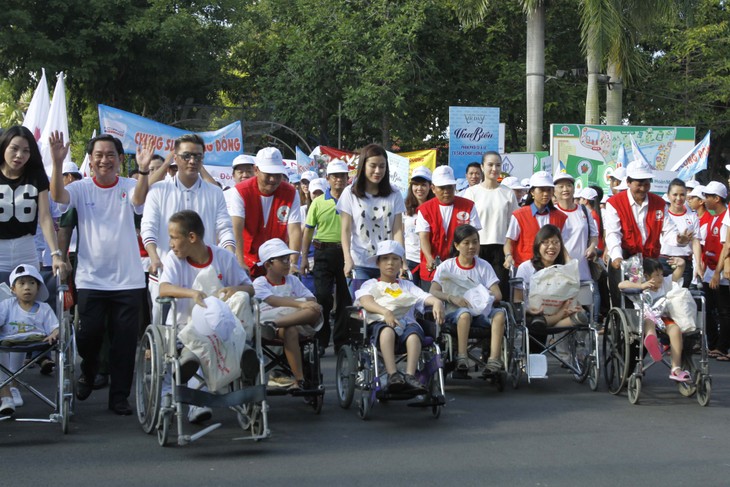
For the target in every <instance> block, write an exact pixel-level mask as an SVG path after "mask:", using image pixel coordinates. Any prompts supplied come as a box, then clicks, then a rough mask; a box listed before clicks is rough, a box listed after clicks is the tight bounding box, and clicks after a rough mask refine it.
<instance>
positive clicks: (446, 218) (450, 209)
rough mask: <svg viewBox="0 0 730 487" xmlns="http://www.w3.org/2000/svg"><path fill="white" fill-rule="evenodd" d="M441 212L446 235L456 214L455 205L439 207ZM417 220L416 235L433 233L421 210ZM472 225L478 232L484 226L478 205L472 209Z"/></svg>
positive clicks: (470, 215)
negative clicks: (480, 218)
mask: <svg viewBox="0 0 730 487" xmlns="http://www.w3.org/2000/svg"><path fill="white" fill-rule="evenodd" d="M439 211H441V222H442V225H443V227H444V233H446V232H447V231H448V230H449V223H450V222H451V216H452V215H453V214H454V205H439ZM417 215H418V216H417V218H416V233H423V232H431V225H430V224H429V223H428V222H427V221H426V218H424V216H423V214H422V213H421V210H418V213H417ZM469 221H470V222H471V223H470V225H471V226H472V227H474V228H476V229H477V230H481V228H482V224H481V222H480V221H479V215H477V207H476V205H474V206H472V207H471V212H470V213H469Z"/></svg>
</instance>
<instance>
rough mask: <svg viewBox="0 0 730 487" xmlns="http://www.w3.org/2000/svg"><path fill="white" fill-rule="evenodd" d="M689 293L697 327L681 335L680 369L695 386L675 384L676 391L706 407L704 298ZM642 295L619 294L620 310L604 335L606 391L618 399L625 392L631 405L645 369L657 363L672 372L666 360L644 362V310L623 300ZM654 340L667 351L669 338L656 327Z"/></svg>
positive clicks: (633, 292) (707, 372)
mask: <svg viewBox="0 0 730 487" xmlns="http://www.w3.org/2000/svg"><path fill="white" fill-rule="evenodd" d="M691 293H692V297H693V298H694V300H695V303H696V304H697V319H696V321H695V323H696V325H697V327H696V329H695V330H693V331H690V332H685V333H683V334H682V368H683V369H686V370H689V371H690V373H691V375H692V377H693V381H694V382H692V383H690V382H677V388H678V390H679V393H680V394H681V395H682V396H684V397H692V396H695V395H696V398H697V402H698V403H699V404H700V406H707V404H708V403H709V402H710V395H711V392H712V377H711V376H710V370H709V361H708V356H707V336H706V334H705V312H706V308H705V298H704V295H703V293H702V292H701V291H696V290H695V291H691ZM642 294H643V291H641V290H638V289H622V290H621V303H620V304H621V307H613V308H611V309H610V310H609V312H608V315H607V317H606V323H605V328H604V335H603V351H602V354H603V357H604V369H603V370H604V377H605V380H606V385H607V386H608V391H609V392H610V393H611V394H614V395H617V394H620V393H621V391H623V389H624V388H626V392H627V395H628V399H629V402H630V403H631V404H638V403H639V396H640V395H641V389H642V382H643V378H644V375H645V373H646V371H647V370H648V369H650V368H651V367H652V366H654V365H655V364H658V363H663V364H664V365H666V366H667V367H668V368H670V369H671V363H670V362H669V361H668V360H667V358H666V356H665V357H664V358H663V359H662V360H661V361H660V362H653V361H651V362H649V363H645V361H644V358H645V353H644V345H643V337H644V310H643V308H641V309H637V308H627V306H626V304H627V303H626V298H629V297H641V296H642ZM657 337H658V338H659V342H660V344H661V345H666V346H667V347H666V348H667V349H668V344H669V337H668V336H667V335H666V333H664V331H663V330H660V329H659V327H657ZM666 353H667V350H665V351H664V352H663V354H664V355H666ZM697 355H699V360H697Z"/></svg>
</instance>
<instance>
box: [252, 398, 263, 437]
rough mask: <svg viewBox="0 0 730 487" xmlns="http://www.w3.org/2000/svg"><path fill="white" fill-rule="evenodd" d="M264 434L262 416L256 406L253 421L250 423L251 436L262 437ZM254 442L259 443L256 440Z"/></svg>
mask: <svg viewBox="0 0 730 487" xmlns="http://www.w3.org/2000/svg"><path fill="white" fill-rule="evenodd" d="M263 434H264V416H263V414H262V413H261V410H260V407H259V406H256V414H255V418H254V419H253V421H251V435H252V436H262V435H263ZM255 441H259V439H256V440H255Z"/></svg>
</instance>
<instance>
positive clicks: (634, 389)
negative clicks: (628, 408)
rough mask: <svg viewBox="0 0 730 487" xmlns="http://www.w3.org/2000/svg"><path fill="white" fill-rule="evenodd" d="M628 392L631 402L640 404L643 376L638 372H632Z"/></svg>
mask: <svg viewBox="0 0 730 487" xmlns="http://www.w3.org/2000/svg"><path fill="white" fill-rule="evenodd" d="M626 392H628V394H629V402H630V403H631V404H639V395H641V377H639V376H638V375H636V374H631V377H629V383H628V386H627V388H626Z"/></svg>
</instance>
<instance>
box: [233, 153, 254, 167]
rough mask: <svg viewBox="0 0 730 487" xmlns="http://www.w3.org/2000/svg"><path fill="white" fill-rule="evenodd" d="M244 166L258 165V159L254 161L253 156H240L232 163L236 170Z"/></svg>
mask: <svg viewBox="0 0 730 487" xmlns="http://www.w3.org/2000/svg"><path fill="white" fill-rule="evenodd" d="M244 164H251V165H253V164H256V159H254V157H253V156H248V155H246V154H239V155H237V156H236V157H235V158H234V159H233V162H232V163H231V167H233V168H235V167H236V166H242V165H244Z"/></svg>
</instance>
